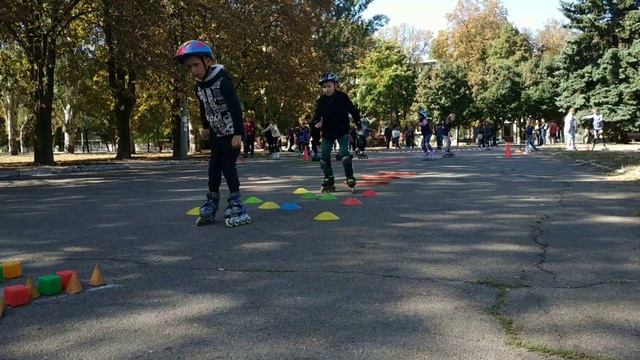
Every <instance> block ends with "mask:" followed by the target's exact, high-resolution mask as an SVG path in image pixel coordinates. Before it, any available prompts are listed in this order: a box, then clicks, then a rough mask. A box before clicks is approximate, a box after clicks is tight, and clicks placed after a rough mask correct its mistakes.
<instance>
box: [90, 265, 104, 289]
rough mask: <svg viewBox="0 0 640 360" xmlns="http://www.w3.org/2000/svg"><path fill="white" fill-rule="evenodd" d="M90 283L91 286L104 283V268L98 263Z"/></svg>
mask: <svg viewBox="0 0 640 360" xmlns="http://www.w3.org/2000/svg"><path fill="white" fill-rule="evenodd" d="M89 285H91V286H102V285H104V276H103V275H102V269H101V268H100V265H98V264H96V267H95V268H94V269H93V274H91V280H89Z"/></svg>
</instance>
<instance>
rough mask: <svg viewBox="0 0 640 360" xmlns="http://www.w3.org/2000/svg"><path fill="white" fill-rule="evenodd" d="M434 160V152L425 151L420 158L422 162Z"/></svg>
mask: <svg viewBox="0 0 640 360" xmlns="http://www.w3.org/2000/svg"><path fill="white" fill-rule="evenodd" d="M435 159H436V157H435V151H429V150H427V151H425V152H424V157H423V158H422V161H432V160H435Z"/></svg>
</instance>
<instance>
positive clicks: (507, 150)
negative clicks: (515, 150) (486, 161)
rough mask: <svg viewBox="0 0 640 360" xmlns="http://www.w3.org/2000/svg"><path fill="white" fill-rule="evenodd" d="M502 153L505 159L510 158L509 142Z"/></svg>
mask: <svg viewBox="0 0 640 360" xmlns="http://www.w3.org/2000/svg"><path fill="white" fill-rule="evenodd" d="M504 155H505V157H506V158H507V159H510V158H511V143H507V148H506V149H505V154H504Z"/></svg>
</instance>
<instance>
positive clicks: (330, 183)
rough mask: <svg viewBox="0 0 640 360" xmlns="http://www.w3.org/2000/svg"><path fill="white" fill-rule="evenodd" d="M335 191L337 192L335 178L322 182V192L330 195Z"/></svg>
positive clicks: (331, 177) (327, 178) (326, 178)
mask: <svg viewBox="0 0 640 360" xmlns="http://www.w3.org/2000/svg"><path fill="white" fill-rule="evenodd" d="M335 191H336V185H335V180H334V178H333V176H327V177H325V178H324V180H322V186H321V187H320V192H321V193H329V192H335Z"/></svg>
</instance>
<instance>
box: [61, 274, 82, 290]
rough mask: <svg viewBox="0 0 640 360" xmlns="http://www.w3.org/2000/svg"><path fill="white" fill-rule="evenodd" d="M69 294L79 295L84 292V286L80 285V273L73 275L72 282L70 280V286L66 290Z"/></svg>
mask: <svg viewBox="0 0 640 360" xmlns="http://www.w3.org/2000/svg"><path fill="white" fill-rule="evenodd" d="M65 291H66V292H67V294H72V295H73V294H79V293H81V292H82V284H81V283H80V279H78V273H73V275H72V276H71V280H69V285H67V290H65Z"/></svg>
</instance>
